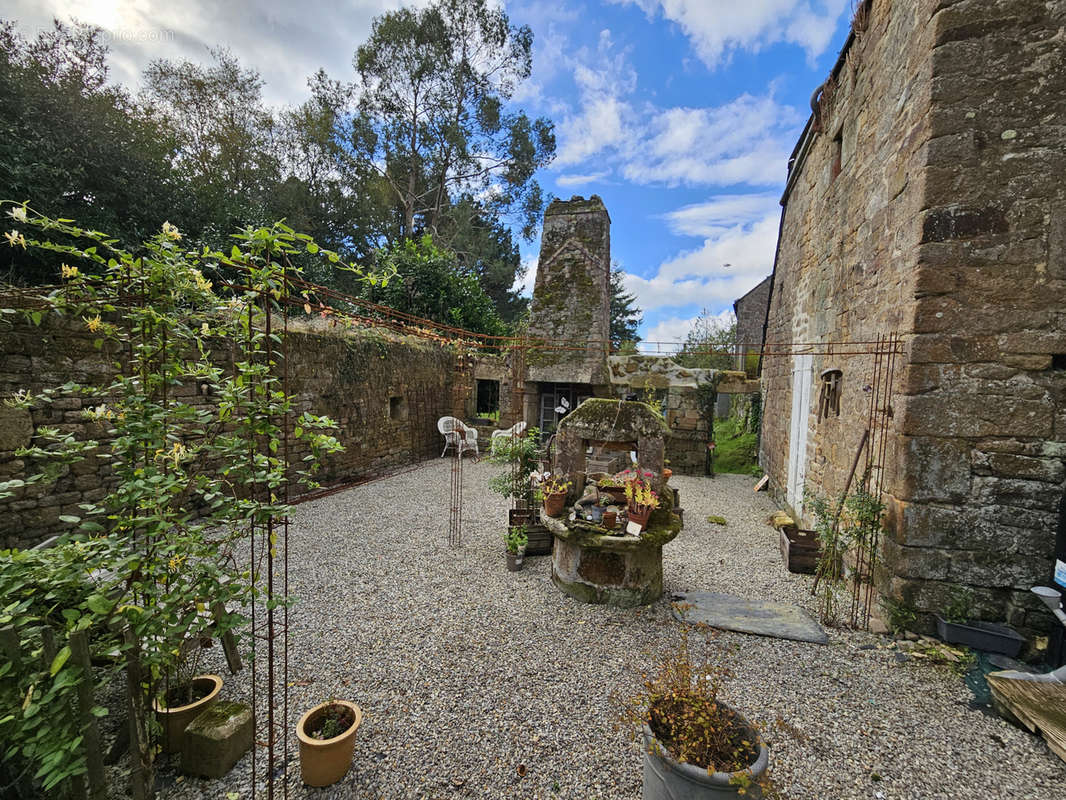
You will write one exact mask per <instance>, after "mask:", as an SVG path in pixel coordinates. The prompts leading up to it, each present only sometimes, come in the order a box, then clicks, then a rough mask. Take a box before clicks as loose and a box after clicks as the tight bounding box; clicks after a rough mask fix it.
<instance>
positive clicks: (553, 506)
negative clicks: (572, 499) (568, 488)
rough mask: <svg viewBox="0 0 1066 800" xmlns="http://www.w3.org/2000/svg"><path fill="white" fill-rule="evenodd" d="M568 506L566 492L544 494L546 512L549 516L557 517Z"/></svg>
mask: <svg viewBox="0 0 1066 800" xmlns="http://www.w3.org/2000/svg"><path fill="white" fill-rule="evenodd" d="M565 508H566V492H556V493H555V494H546V495H544V513H545V514H547V515H548V516H549V517H557V516H559V515H560V514H562V513H563V509H565Z"/></svg>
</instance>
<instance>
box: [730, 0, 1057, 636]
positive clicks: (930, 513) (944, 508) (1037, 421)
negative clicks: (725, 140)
mask: <svg viewBox="0 0 1066 800" xmlns="http://www.w3.org/2000/svg"><path fill="white" fill-rule="evenodd" d="M858 20H859V24H858V25H856V26H854V32H853V34H852V36H851V37H850V38H849V40H848V42H847V44H846V45H845V48H844V50H843V51H842V53H841V57H840V60H839V61H838V63H837V65H836V67H835V69H834V70H833V73H832V76H831V77H830V79H829V80H828V81H827V82H826V84H824V85H823V86H822V87H820V90H819V91H818V92H817V93H816V95H817V97H818V102H817V103H816V104H815V105H816V106H817V111H816V113H815V114H813V115H812V116H811V118H810V120H808V122H807V125H806V128H805V129H804V131H803V134H802V136H801V138H800V141H799V142H798V144H797V145H796V149H795V151H794V152H793V154H792V158H791V160H790V162H789V174H788V181H787V186H786V189H785V193H784V196H783V198H782V200H781V203H782V206H783V211H782V214H783V219H782V228H781V236H780V241H779V244H778V255H777V259H776V264H775V267H774V274H773V276H772V281H771V299H770V311H769V319H768V327H767V334H766V351H767V355H766V356H765V357H764V359H763V392H764V397H765V400H764V402H765V406H764V418H763V424H762V445H761V454H760V459H761V462H762V465H763V467H764V469H765V470H766V471H767V473H768V474H769V476H770V478H771V482H772V486H773V488H774V490H775V491H776V492H777V493H778V495H779V496H780V497H781V498H782V499H783V500H785V501H786V502H787V503H788V504H789V505H791V506H792V507H793V508H794V509H795V511H796V512H797V513H799V514H801V515H804V514H805V504H804V492H805V491H814V492H817V493H820V494H822V495H823V496H828V497H834V496H838V495H839V493H840V492H841V491H842V489H843V485H844V483H845V481H846V477H847V474H848V472H849V468H850V465H851V463H852V462H853V460H854V454H855V452H856V450H857V448H858V445H859V441H860V437H861V434H862V431H863V430H864V429H865V428H866V426H867V425H868V420H869V418H870V409H871V406H874V407H875V411H876V413H882V412H883V413H884V414H885V415H886V416H887V417H888V429H887V432H886V435H885V436H884V437H883V442H880V441H879V442H877V444H878V446H879V447H882V446H883V451H879V457H883V460H884V470H883V474H881V475H879V476H875V477H877V478H878V479H879V480H880V481H881V482H882V484H883V488H884V493H885V495H884V496H885V499H886V501H887V504H888V510H887V518H886V519H887V534H886V536H885V538H884V542H883V545H884V549H883V552H882V553H881V554H879V555H880V556H881V569H880V570H879V571H878V573H877V579H876V586H877V589H878V590H879V592H880V593H881V595H882V596H887V597H890V598H892V599H893V600H894V601H896V602H897V603H902V604H903V605H904V606H906V607H907V608H909V609H911V610H914V611H917V612H934V611H943V610H944V609H945V608H946V606H947V604H948V602H949V600H950V598H951V597H952V596H953V594H957V592H958V589H959V587H965V588H967V589H970V590H972V592H973V595H974V604H973V608H972V614H973V615H974V616H975V617H980V618H986V619H1006V620H1008V621H1009V622H1010V623H1012V624H1015V625H1018V626H1021V627H1024V628H1028V629H1030V630H1032V629H1039V628H1045V629H1046V626H1047V625H1048V624H1050V620H1051V618H1050V616H1049V615H1048V614H1046V612H1045V611H1044V610H1043V609H1041V608H1040V605H1039V603H1038V602H1036V600H1035V598H1033V596H1032V595H1031V594H1030V592H1029V591H1028V590H1029V587H1030V586H1032V585H1033V584H1035V583H1047V582H1049V581H1050V580H1051V577H1052V571H1053V568H1054V565H1055V563H1056V553H1055V540H1056V533H1057V532H1058V535H1059V536H1060V538H1061V537H1064V536H1066V532H1063V531H1062V530H1061V528H1062V526H1063V524H1064V522H1063V519H1064V516H1066V513H1064V509H1066V501H1064V490H1066V483H1064V479H1066V467H1064V462H1066V181H1064V180H1063V178H1064V176H1066V124H1064V112H1066V48H1064V47H1063V46H1062V32H1063V29H1064V26H1066V2H1063V0H1053V1H1052V2H1029V1H1028V0H1015V1H1013V2H989V0H956V2H950V3H949V2H944V1H943V0H914V2H908V3H898V2H895V3H894V2H885V1H883V0H874V1H873V2H872V3H864V4H862V5H861V6H860V15H859V17H858ZM738 316H739V312H738ZM890 333H898V334H899V335H900V337H901V347H900V355H899V357H898V359H897V360H896V362H895V364H894V367H895V369H894V373H893V374H894V381H893V382H892V385H891V386H890V387H889V389H890V391H889V392H888V397H887V401H882V400H877V399H874V400H871V387H872V386H873V385H874V383H875V382H876V380H877V376H876V374H875V364H874V356H872V355H871V354H870V349H871V348H872V347H873V346H872V345H866V344H863V343H871V342H875V341H876V339H877V337H878V336H884V335H887V334H890ZM805 343H807V344H805ZM834 343H835V344H834ZM848 343H851V345H852V346H851V347H850V349H849V348H848V347H847V346H846V345H847V344H848ZM864 350H865V352H863V351H864ZM827 370H838V371H839V376H838V377H839V384H838V391H839V415H837V414H834V413H829V414H827V415H819V414H818V411H817V406H818V402H817V399H818V397H819V393H820V391H821V388H822V385H823V383H825V382H826V380H825V379H824V376H825V375H829V377H832V374H831V373H827V372H826V371H827ZM820 379H823V380H820ZM860 477H861V476H860ZM1057 558H1058V559H1060V560H1061V559H1066V555H1064V554H1059V555H1058V556H1057ZM1061 566H1062V568H1063V569H1064V570H1066V564H1061ZM1063 581H1064V582H1066V579H1063ZM1062 588H1066V587H1062ZM921 619H924V620H926V621H928V619H929V617H928V616H924V615H923V616H922V617H921Z"/></svg>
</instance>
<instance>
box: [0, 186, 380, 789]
mask: <svg viewBox="0 0 1066 800" xmlns="http://www.w3.org/2000/svg"><path fill="white" fill-rule="evenodd" d="M0 209H2V210H3V211H4V212H5V213H6V216H7V217H8V219H9V221H10V224H11V225H12V229H11V230H10V231H8V232H7V233H5V239H6V242H7V246H10V247H13V248H18V249H26V250H34V249H36V250H39V251H46V252H52V253H55V254H57V256H58V257H59V258H60V259H62V260H63V263H62V264H61V267H60V275H61V278H62V283H61V285H60V286H58V287H56V288H54V289H53V290H51V291H50V292H49V293H48V294H47V296H45V297H43V298H42V299H41V302H40V303H39V304H37V305H31V306H30V307H28V308H23V309H19V310H15V309H3V310H2V312H3V313H2V316H0V325H4V324H10V322H11V320H12V318H13V315H16V314H23V315H24V316H25V317H26V319H28V320H29V322H31V323H32V324H35V325H44V324H46V323H47V322H48V321H49V320H50V319H51V318H56V319H57V320H61V321H62V324H65V325H68V326H73V327H75V328H81V329H83V330H84V332H85V335H86V336H87V338H88V340H89V341H90V342H91V347H92V348H93V349H94V350H95V351H98V353H99V358H100V359H102V360H104V361H106V362H107V364H108V370H107V371H106V376H104V377H100V378H99V379H97V380H89V379H86V380H80V381H70V382H67V383H65V384H63V385H61V386H54V387H44V388H38V389H37V390H36V391H30V388H29V387H27V388H26V389H25V390H23V391H20V392H18V393H16V394H15V395H13V396H11V397H8V398H6V399H5V402H7V403H8V404H10V405H17V406H20V407H23V408H26V409H31V410H32V409H33V408H35V407H41V406H45V405H48V404H49V403H53V402H55V401H56V400H57V399H59V398H63V397H77V398H80V399H81V406H82V407H83V408H85V409H86V410H85V411H84V412H83V415H84V418H85V419H84V421H85V423H86V425H85V426H84V429H85V430H86V431H89V432H90V433H89V435H87V436H85V437H83V438H79V436H76V435H75V434H74V433H72V432H71V431H70V430H69V429H68V428H63V427H60V426H55V427H51V428H50V427H39V428H37V430H36V431H35V435H34V437H33V440H32V442H31V444H30V446H28V447H25V448H23V449H22V450H20V451H19V453H18V455H19V457H20V458H21V459H23V460H24V462H25V464H26V474H25V475H23V476H20V477H18V478H12V479H9V480H7V481H5V482H2V483H0V497H3V496H10V495H12V494H18V493H32V492H36V491H41V489H42V486H41V485H42V484H47V483H49V482H51V481H54V480H56V479H57V478H58V477H60V476H62V475H63V474H64V473H65V472H66V471H67V470H68V469H69V467H70V465H71V464H72V463H74V462H76V461H78V460H81V459H84V458H96V459H101V460H106V461H108V462H109V465H110V467H109V468H110V472H111V475H112V478H113V480H112V482H111V483H109V486H111V488H110V489H109V491H108V492H107V495H106V496H105V497H104V498H103V499H102V500H100V501H97V502H85V503H82V504H80V505H79V513H78V514H77V515H76V516H75V515H67V516H65V517H63V520H64V521H65V522H68V523H70V524H71V525H73V526H75V527H74V530H73V532H72V533H70V534H68V535H66V536H64V537H63V538H62V539H61V540H60V542H59V543H58V544H57V545H56V546H54V547H52V548H50V549H48V550H43V551H36V552H33V553H21V552H17V551H4V552H0V597H3V605H2V606H0V627H5V626H12V627H13V628H14V630H15V631H16V632H17V634H18V638H19V643H20V650H21V654H22V656H23V657H22V658H20V659H17V660H15V659H10V658H5V659H4V661H2V662H0V687H2V688H0V702H2V705H0V741H2V742H4V745H3V748H4V750H3V753H2V755H3V757H4V759H5V762H7V763H10V764H14V765H16V768H13V769H12V770H11V771H10V774H8V775H7V779H8V780H9V781H13V780H17V781H21V782H22V784H21V785H30V784H32V785H35V786H39V787H41V788H43V789H45V790H46V791H49V792H57V793H61V792H63V791H64V790H65V789H69V787H70V781H71V780H72V779H75V778H77V776H78V775H80V774H81V773H82V772H84V771H85V758H84V755H83V754H82V752H81V749H80V742H81V738H80V731H79V730H78V720H77V719H76V718H75V717H74V715H73V713H72V710H71V709H73V708H76V707H77V706H76V703H74V702H73V699H74V698H73V693H74V691H75V687H76V683H77V681H78V679H79V674H78V671H77V670H78V668H77V667H75V666H74V665H73V664H72V663H71V662H70V661H69V655H70V651H69V648H66V647H65V646H64V647H63V648H62V649H60V650H59V651H58V652H57V653H56V656H55V658H54V659H52V660H51V661H50V663H48V664H43V663H42V660H41V656H42V653H44V652H46V647H47V645H46V641H45V640H46V639H54V640H55V641H57V642H60V643H62V642H65V641H66V637H67V636H68V635H69V633H70V632H71V631H74V630H85V631H89V632H90V634H91V638H92V642H93V646H94V648H95V649H96V650H97V651H98V652H101V653H102V652H104V651H108V652H111V653H112V654H114V653H118V654H119V655H120V656H121V657H123V658H126V659H129V658H131V657H133V658H135V659H136V660H137V661H138V663H139V665H140V668H141V671H142V674H143V676H144V685H143V686H142V690H143V693H144V698H145V699H146V701H150V700H151V698H154V697H156V696H158V694H159V692H160V690H161V689H162V686H163V685H164V684H165V683H166V682H167V681H168V680H170V679H171V677H170V676H174V675H176V674H177V668H178V666H179V662H180V660H181V658H182V654H183V649H184V648H183V644H184V643H185V642H186V641H187V640H189V639H195V638H197V637H200V636H202V635H203V636H207V635H211V636H217V635H219V634H220V633H222V632H224V631H227V630H233V629H241V628H242V627H243V626H244V623H245V621H246V620H245V618H244V616H243V614H244V609H246V608H247V607H248V606H249V604H250V603H251V602H252V600H253V599H254V598H255V597H257V596H258V595H259V594H260V593H261V592H262V586H261V583H262V581H261V574H262V572H263V570H264V564H265V563H266V562H267V560H268V559H272V558H274V557H276V555H277V553H276V550H275V541H274V540H273V539H272V538H270V539H265V540H264V541H263V543H262V546H260V547H258V548H257V552H256V559H255V561H254V562H253V561H251V560H250V559H249V557H248V553H249V550H250V548H248V547H246V545H247V544H248V543H249V542H248V540H249V537H253V536H263V533H262V532H263V531H264V530H265V528H266V525H267V523H268V521H271V520H278V519H282V518H284V517H285V516H286V515H287V514H288V512H289V506H288V504H287V503H286V499H287V498H288V496H289V487H290V486H291V485H292V484H294V483H300V484H303V485H304V486H309V487H310V486H313V485H314V474H315V471H316V470H317V468H318V466H319V464H320V463H321V460H322V459H323V457H325V456H327V455H328V454H329V453H332V452H336V451H338V450H340V449H341V445H340V443H339V441H338V440H337V439H336V438H335V436H334V435H333V432H334V430H335V425H334V423H333V422H332V421H331V420H329V419H328V418H327V417H323V416H319V415H316V414H313V413H311V412H310V411H309V410H306V409H302V410H301V409H297V407H296V404H295V402H294V398H293V397H292V396H290V395H288V394H286V391H285V386H284V384H283V383H282V381H281V380H280V378H279V371H280V370H279V367H280V366H282V364H283V356H282V351H283V346H284V342H283V338H282V333H283V329H281V328H280V326H279V325H278V324H275V325H273V326H272V325H271V323H272V322H275V323H276V322H277V320H278V319H279V318H280V315H281V311H282V309H281V308H280V305H279V303H281V302H290V300H291V297H292V295H293V294H295V293H294V292H293V291H292V287H291V284H290V281H291V280H293V279H295V278H298V276H299V270H298V269H297V268H296V267H294V266H293V265H292V263H291V262H290V259H289V256H291V255H293V254H294V253H296V252H306V253H309V254H312V255H317V256H319V257H321V258H323V259H325V260H326V261H327V262H328V263H330V264H332V265H334V266H335V267H337V268H341V269H347V270H349V271H352V272H354V273H356V275H357V276H358V277H359V278H360V279H361V280H365V281H369V282H379V281H386V280H388V278H389V277H391V275H390V274H389V272H387V271H386V272H385V273H383V274H382V273H378V274H370V273H367V272H364V271H363V270H362V269H361V268H360V267H359V266H358V265H354V264H347V263H344V262H343V261H342V260H341V259H340V257H339V256H338V255H337V254H336V253H333V252H331V251H328V250H325V249H322V248H320V247H318V245H316V244H315V243H314V242H313V241H312V240H311V238H310V237H308V236H305V235H302V234H298V233H295V232H294V231H293V230H291V229H290V228H288V227H286V226H285V225H284V224H281V223H275V224H274V225H272V226H270V227H261V228H247V229H244V230H241V231H239V232H237V233H236V234H234V237H233V239H234V243H233V246H232V248H231V250H230V252H229V253H223V252H220V251H212V250H208V249H202V250H197V249H188V248H186V247H185V246H184V245H183V240H182V234H181V232H180V231H179V230H178V229H177V228H176V227H174V226H173V225H171V224H170V223H169V222H164V223H163V224H162V227H161V230H160V232H159V233H158V234H157V235H156V236H154V237H152V238H151V239H150V240H148V241H146V242H144V243H143V244H142V246H141V247H139V248H138V249H137V250H136V251H135V252H134V251H130V250H127V249H124V248H123V247H122V246H120V244H119V243H118V242H117V241H116V240H115V239H113V238H111V237H108V236H107V235H106V234H104V233H102V232H100V231H94V230H86V229H83V228H80V227H78V226H77V225H76V224H75V222H74V221H73V220H67V219H53V218H50V217H48V216H46V215H43V214H39V213H37V212H35V211H34V210H33V209H31V208H29V207H28V206H26V205H24V204H12V203H0ZM0 246H3V243H2V242H0ZM310 304H311V298H307V305H308V307H310ZM297 453H299V455H298V456H297V455H296V454H297ZM297 458H299V461H295V460H296V459H297ZM294 461H295V463H294ZM42 575H47V581H43V582H42V581H41V580H39V578H40V577H41V576H42ZM29 576H36V579H33V580H30V579H29ZM57 586H58V587H62V590H61V591H60V592H59V593H58V594H57V592H56V591H55V590H53V589H52V588H51V587H57ZM270 602H271V603H272V604H280V603H285V602H287V599H286V598H284V597H281V596H274V597H272V598H271V601H270ZM216 604H221V608H222V609H223V612H222V614H221V616H219V615H217V614H213V613H212V608H215V607H217V606H216ZM119 632H121V635H120V633H119ZM142 707H143V708H145V709H150V708H151V703H150V702H145V703H144V704H143V705H142ZM95 713H100V714H102V713H106V709H98V710H97V711H96V712H95ZM143 724H144V725H145V726H147V727H150V726H151V725H152V724H153V720H152V718H151V717H150V715H148V714H146V718H145V719H144V720H143ZM27 782H28V783H27Z"/></svg>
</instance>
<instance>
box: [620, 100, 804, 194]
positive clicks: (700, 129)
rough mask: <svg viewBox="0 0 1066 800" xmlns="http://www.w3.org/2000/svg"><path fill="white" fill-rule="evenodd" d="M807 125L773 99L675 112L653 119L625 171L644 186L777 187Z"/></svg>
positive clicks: (678, 109) (741, 101)
mask: <svg viewBox="0 0 1066 800" xmlns="http://www.w3.org/2000/svg"><path fill="white" fill-rule="evenodd" d="M801 122H802V118H801V117H800V115H799V113H798V112H797V111H796V110H795V109H794V108H792V107H790V106H784V105H781V104H780V103H778V102H776V101H775V100H774V99H773V97H772V96H770V95H768V96H764V97H753V96H751V95H749V94H744V95H741V96H740V97H738V98H736V99H735V100H733V101H732V102H729V103H726V104H725V105H722V106H717V107H713V108H670V109H666V110H664V111H662V112H661V113H658V114H655V115H653V116H652V117H651V119H650V120H649V123H648V127H647V129H646V131H645V134H644V141H643V142H641V145H640V146H639V147H637V148H635V150H634V155H633V156H632V158H631V159H630V160H629V161H628V163H627V164H626V165H625V167H624V168H623V173H624V175H625V177H626V178H628V179H629V180H632V181H636V182H638V183H664V184H666V185H668V186H676V185H679V184H688V185H693V184H695V185H708V184H709V185H719V186H730V185H734V184H740V183H746V184H749V185H755V186H765V185H774V184H778V183H780V182H781V181H782V180H783V179H784V174H785V164H786V163H787V160H788V154H789V151H790V150H791V148H792V145H793V143H794V140H795V130H794V129H795V128H796V126H798V125H799V124H800V123H801Z"/></svg>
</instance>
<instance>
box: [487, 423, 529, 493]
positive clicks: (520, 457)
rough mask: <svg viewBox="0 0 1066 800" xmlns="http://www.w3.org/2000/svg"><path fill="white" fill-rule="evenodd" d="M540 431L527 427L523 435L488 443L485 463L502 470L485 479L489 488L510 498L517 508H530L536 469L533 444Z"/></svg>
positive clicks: (503, 437)
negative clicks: (498, 465)
mask: <svg viewBox="0 0 1066 800" xmlns="http://www.w3.org/2000/svg"><path fill="white" fill-rule="evenodd" d="M539 439H540V431H539V430H538V429H537V428H530V429H529V430H528V431H526V435H525V436H497V437H496V438H495V439H493V440H492V451H491V452H490V454H489V461H491V462H492V463H493V464H501V465H503V466H506V469H505V470H504V471H503V472H501V473H499V474H498V475H494V476H493V477H491V478H490V479H489V489H491V490H492V491H494V492H496V493H497V494H501V495H503V496H504V497H506V498H510V499H513V500H514V502H515V506H516V507H517V508H530V507H531V504H532V502H533V482H532V480H531V478H532V475H533V473H534V471H535V470H536V468H537V442H538V440H539Z"/></svg>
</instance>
